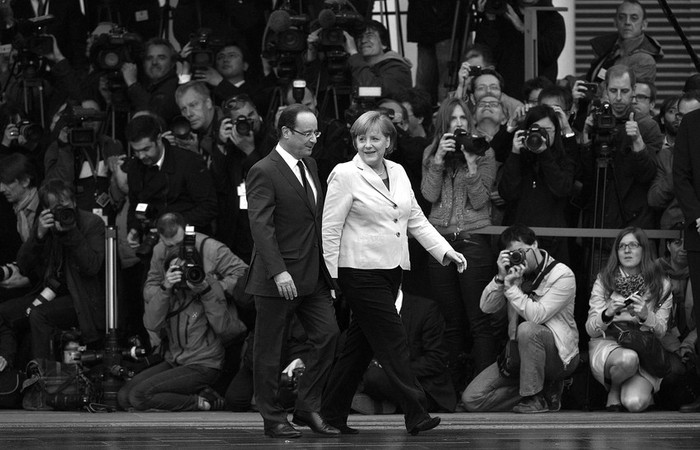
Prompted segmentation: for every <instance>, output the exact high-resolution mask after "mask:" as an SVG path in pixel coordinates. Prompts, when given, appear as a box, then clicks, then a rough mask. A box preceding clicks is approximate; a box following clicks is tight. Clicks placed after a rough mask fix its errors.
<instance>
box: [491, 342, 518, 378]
mask: <svg viewBox="0 0 700 450" xmlns="http://www.w3.org/2000/svg"><path fill="white" fill-rule="evenodd" d="M496 363H497V364H498V371H499V372H500V373H501V376H503V377H504V378H514V377H517V376H519V375H520V352H519V351H518V341H516V340H515V339H509V340H508V342H506V346H505V348H504V349H503V351H502V352H501V353H500V354H499V355H498V357H497V358H496Z"/></svg>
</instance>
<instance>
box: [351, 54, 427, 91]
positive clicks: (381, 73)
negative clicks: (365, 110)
mask: <svg viewBox="0 0 700 450" xmlns="http://www.w3.org/2000/svg"><path fill="white" fill-rule="evenodd" d="M348 66H349V67H350V71H351V73H352V84H353V87H357V86H379V87H381V88H382V97H390V98H398V97H397V96H399V95H400V94H403V92H404V91H406V90H408V89H410V88H411V87H412V86H413V78H412V76H411V61H409V60H408V59H406V58H404V57H403V56H401V55H399V54H398V53H396V52H394V51H392V50H388V51H386V52H384V53H383V54H382V55H380V56H379V60H378V61H376V62H375V63H374V64H372V65H370V64H369V63H367V61H365V58H364V57H363V56H362V55H361V54H359V53H356V54H354V55H352V56H350V57H349V58H348Z"/></svg>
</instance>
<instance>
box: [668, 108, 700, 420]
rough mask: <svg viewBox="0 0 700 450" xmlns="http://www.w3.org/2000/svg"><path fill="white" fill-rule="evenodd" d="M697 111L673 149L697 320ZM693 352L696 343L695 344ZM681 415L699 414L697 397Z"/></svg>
mask: <svg viewBox="0 0 700 450" xmlns="http://www.w3.org/2000/svg"><path fill="white" fill-rule="evenodd" d="M698 142H700V110H695V111H692V112H690V113H688V114H685V116H683V118H682V119H681V124H680V126H679V127H678V135H677V136H676V148H675V149H674V150H673V191H674V193H675V194H676V198H677V199H678V203H679V205H680V207H681V210H682V211H683V215H684V216H685V235H684V242H685V250H686V251H687V252H688V253H687V254H688V267H689V272H690V283H691V285H692V289H693V314H694V315H695V321H696V323H697V320H698V317H700V151H699V150H698V148H697V143H698ZM695 347H696V349H697V347H698V344H697V343H696V345H695ZM680 411H681V412H700V397H698V398H696V399H695V401H694V402H693V403H690V404H688V405H684V406H682V407H681V409H680Z"/></svg>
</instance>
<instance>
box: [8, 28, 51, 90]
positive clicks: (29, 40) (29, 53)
mask: <svg viewBox="0 0 700 450" xmlns="http://www.w3.org/2000/svg"><path fill="white" fill-rule="evenodd" d="M54 21H55V18H54V16H52V15H51V14H47V15H45V16H41V17H35V18H32V19H21V20H18V21H17V35H16V36H15V38H14V40H13V42H12V46H13V47H14V48H15V49H16V50H17V56H16V64H17V71H18V73H20V74H21V76H22V77H23V78H24V79H25V80H31V79H34V78H37V77H38V76H39V75H40V74H41V73H42V72H43V71H44V69H45V68H46V62H45V60H44V57H45V56H46V55H48V54H51V53H53V38H52V37H51V36H49V35H47V34H45V28H46V27H47V26H48V25H50V24H52V23H53V22H54Z"/></svg>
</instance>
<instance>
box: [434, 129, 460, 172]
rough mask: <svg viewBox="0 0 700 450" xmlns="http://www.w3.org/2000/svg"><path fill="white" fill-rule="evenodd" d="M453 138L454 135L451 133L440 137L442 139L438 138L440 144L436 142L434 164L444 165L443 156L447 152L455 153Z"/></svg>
mask: <svg viewBox="0 0 700 450" xmlns="http://www.w3.org/2000/svg"><path fill="white" fill-rule="evenodd" d="M454 136H455V135H454V134H452V133H445V134H443V135H442V138H440V142H438V148H437V150H436V151H435V159H434V162H435V164H438V165H440V164H444V162H445V155H446V154H447V153H449V152H454V151H455V147H456V146H455V139H454Z"/></svg>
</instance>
